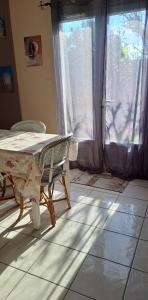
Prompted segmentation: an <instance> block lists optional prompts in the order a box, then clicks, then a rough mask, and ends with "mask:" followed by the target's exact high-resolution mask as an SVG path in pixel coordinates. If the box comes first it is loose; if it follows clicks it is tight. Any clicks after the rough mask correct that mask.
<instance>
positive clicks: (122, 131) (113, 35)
mask: <svg viewBox="0 0 148 300" xmlns="http://www.w3.org/2000/svg"><path fill="white" fill-rule="evenodd" d="M125 3H126V1H125ZM147 13H148V12H147V7H146V1H133V2H131V3H130V2H129V3H128V2H127V5H123V1H112V5H110V6H108V27H107V47H106V83H105V87H106V91H105V99H106V104H107V105H106V119H105V121H106V123H105V124H106V136H105V153H104V157H105V167H106V169H107V171H110V172H112V173H115V174H117V175H119V176H122V177H147V176H148V165H147V163H148V161H147V155H146V152H147V150H148V139H147V137H146V132H147V130H146V128H148V122H147V119H146V116H147V113H148V111H147V108H146V106H147V102H148V95H147V83H146V82H147V74H148V67H147V60H148V25H147V21H148V15H147ZM144 145H145V146H144ZM146 145H147V146H146ZM144 147H145V150H144ZM146 148H147V150H146Z"/></svg>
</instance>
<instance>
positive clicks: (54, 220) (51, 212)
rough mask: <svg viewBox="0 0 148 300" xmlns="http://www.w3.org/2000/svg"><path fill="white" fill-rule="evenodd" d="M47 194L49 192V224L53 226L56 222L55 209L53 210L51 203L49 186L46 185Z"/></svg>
mask: <svg viewBox="0 0 148 300" xmlns="http://www.w3.org/2000/svg"><path fill="white" fill-rule="evenodd" d="M48 194H49V199H48V210H49V213H50V217H51V224H52V225H53V226H55V224H56V216H55V210H54V205H53V201H52V191H51V188H50V187H48Z"/></svg>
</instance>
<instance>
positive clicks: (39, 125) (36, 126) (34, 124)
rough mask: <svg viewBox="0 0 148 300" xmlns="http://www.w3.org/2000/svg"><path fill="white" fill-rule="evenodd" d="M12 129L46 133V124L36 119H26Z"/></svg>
mask: <svg viewBox="0 0 148 300" xmlns="http://www.w3.org/2000/svg"><path fill="white" fill-rule="evenodd" d="M11 130H13V131H28V132H37V133H45V132H46V126H45V124H44V123H43V122H41V121H36V120H26V121H20V122H18V123H15V124H14V125H13V126H12V127H11Z"/></svg>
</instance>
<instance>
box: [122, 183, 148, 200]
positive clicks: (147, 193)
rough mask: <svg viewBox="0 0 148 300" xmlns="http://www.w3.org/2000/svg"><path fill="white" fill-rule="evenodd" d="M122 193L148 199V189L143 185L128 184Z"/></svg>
mask: <svg viewBox="0 0 148 300" xmlns="http://www.w3.org/2000/svg"><path fill="white" fill-rule="evenodd" d="M122 195H123V196H127V197H131V198H137V199H142V200H148V189H147V188H145V187H141V186H134V185H133V186H131V185H128V186H127V187H126V189H125V190H124V192H123V194H122Z"/></svg>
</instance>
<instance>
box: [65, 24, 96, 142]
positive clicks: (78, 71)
mask: <svg viewBox="0 0 148 300" xmlns="http://www.w3.org/2000/svg"><path fill="white" fill-rule="evenodd" d="M93 23H94V20H93V19H83V20H76V21H70V22H62V23H61V28H60V54H61V69H62V89H63V106H64V118H65V124H66V129H67V132H73V134H74V136H75V137H77V138H78V139H82V140H83V139H89V140H90V139H93V88H92V87H93V84H92V28H93ZM88 120H89V122H88Z"/></svg>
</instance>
